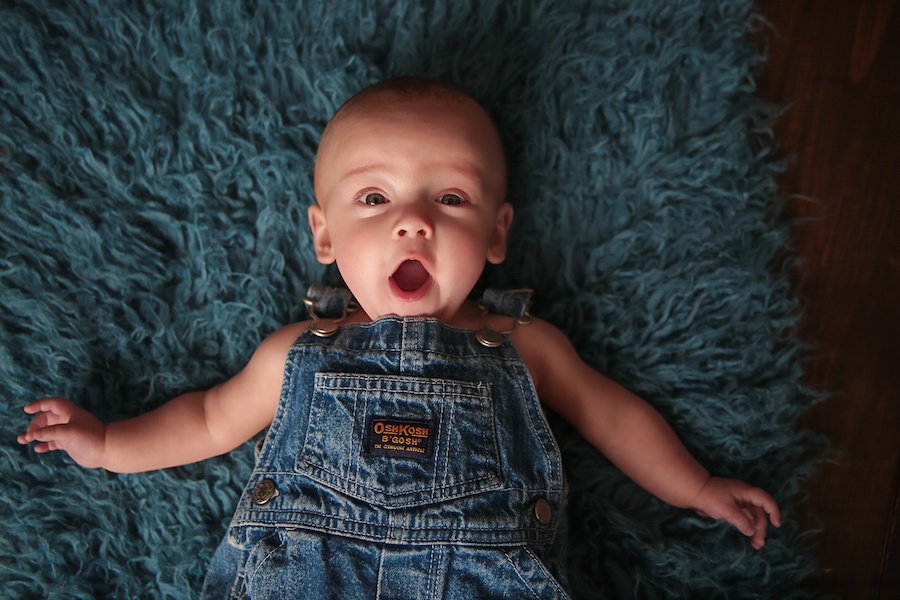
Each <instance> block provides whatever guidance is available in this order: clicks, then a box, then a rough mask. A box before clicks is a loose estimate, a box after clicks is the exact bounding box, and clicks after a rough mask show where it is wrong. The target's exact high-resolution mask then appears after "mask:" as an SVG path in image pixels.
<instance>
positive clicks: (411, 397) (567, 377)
mask: <svg viewBox="0 0 900 600" xmlns="http://www.w3.org/2000/svg"><path fill="white" fill-rule="evenodd" d="M315 193H316V200H317V203H316V204H315V205H313V206H312V207H310V209H309V225H310V228H311V230H312V235H313V240H314V245H315V252H316V256H317V258H318V260H319V261H320V262H322V263H324V264H331V263H337V267H338V270H339V271H340V273H341V275H342V277H343V279H344V281H345V282H346V285H347V287H348V288H349V290H350V292H352V298H351V296H350V294H349V293H342V292H341V291H337V290H330V289H325V288H321V287H317V288H314V289H313V290H311V293H310V297H309V298H308V299H307V302H308V304H309V305H310V307H311V316H312V317H313V319H312V320H311V321H304V322H301V323H295V324H292V325H288V326H286V327H284V328H282V329H280V330H279V331H276V332H275V333H273V334H272V335H270V336H269V337H268V338H267V339H266V340H265V341H263V342H262V344H261V345H260V346H259V348H258V349H257V350H256V352H255V353H254V354H253V356H252V358H251V359H250V361H249V363H248V364H247V366H246V367H245V368H244V369H243V370H242V371H241V372H240V373H238V374H237V375H235V376H234V377H233V378H232V379H230V380H228V381H226V382H224V383H222V384H220V385H217V386H215V387H213V388H212V389H210V390H207V391H204V392H194V393H189V394H185V395H182V396H179V397H177V398H174V399H173V400H171V401H169V402H168V403H166V404H164V405H162V406H160V407H159V408H157V409H156V410H154V411H152V412H149V413H147V414H145V415H142V416H139V417H136V418H133V419H129V420H125V421H121V422H117V423H110V424H108V425H107V424H104V423H102V422H100V421H99V420H98V419H96V418H95V417H93V416H92V415H91V414H89V413H88V412H86V411H84V410H82V409H80V408H78V407H76V406H74V405H73V404H72V403H71V402H69V401H67V400H65V399H63V398H45V399H42V400H38V401H36V402H34V403H32V404H30V405H28V406H27V407H26V408H25V411H26V412H27V413H29V414H32V415H35V416H34V418H33V419H32V421H31V424H30V425H29V427H28V430H27V431H26V433H25V434H23V435H21V436H19V438H18V440H19V442H20V443H22V444H28V443H31V442H35V446H34V447H35V450H36V451H37V452H48V451H51V450H64V451H66V452H67V453H68V454H69V455H70V456H71V457H72V459H73V460H75V461H76V462H77V463H78V464H80V465H82V466H84V467H90V468H96V467H102V468H104V469H108V470H111V471H116V472H123V473H125V472H138V471H147V470H152V469H161V468H165V467H171V466H176V465H183V464H186V463H190V462H194V461H199V460H203V459H206V458H209V457H212V456H216V455H219V454H222V453H225V452H228V451H230V450H232V449H234V448H236V447H237V446H239V445H241V444H243V443H244V442H246V441H247V440H249V439H251V438H253V437H254V436H256V435H257V434H258V433H259V432H261V431H262V430H263V429H265V428H266V427H269V430H268V433H267V435H266V438H265V442H264V444H263V445H262V447H261V449H260V452H259V455H258V457H257V464H256V467H255V469H254V472H253V475H252V476H251V479H250V482H249V483H248V485H247V488H246V490H245V492H244V494H243V496H242V497H241V500H240V502H239V504H238V507H237V510H236V512H235V515H234V518H233V520H232V524H231V526H230V528H229V531H228V534H227V536H226V538H225V540H223V542H222V544H221V545H220V547H219V549H218V550H217V551H216V554H215V556H214V558H213V561H212V565H211V567H210V571H209V573H208V575H207V579H206V582H205V584H204V595H205V596H207V597H223V596H225V597H244V596H245V595H246V596H249V597H254V598H256V597H272V598H286V597H301V598H313V597H341V598H371V597H378V598H382V597H397V598H404V597H410V598H411V597H429V598H432V597H433V598H483V597H496V596H503V597H513V598H519V597H530V595H531V594H533V595H535V596H536V597H539V598H566V597H568V596H567V595H566V592H565V576H564V573H563V569H562V558H561V556H562V550H563V547H564V545H565V539H564V538H565V536H564V533H565V527H564V525H565V520H564V516H563V509H564V506H565V490H564V488H565V485H564V481H563V479H564V477H563V474H562V465H561V461H560V456H559V450H558V448H557V446H556V443H555V441H554V440H553V438H552V435H551V433H550V430H549V427H548V425H547V421H546V419H545V417H544V414H543V410H542V407H541V404H540V403H543V405H544V406H546V407H547V408H549V409H551V410H553V411H555V412H556V413H558V414H559V415H561V416H562V417H563V418H565V419H566V420H567V421H568V422H569V423H571V424H572V425H573V426H574V427H575V428H576V429H577V430H578V431H579V432H580V433H581V435H583V436H584V437H585V439H587V440H588V441H589V442H590V443H591V444H593V445H594V446H596V447H597V448H598V449H599V450H600V451H601V452H603V453H604V454H605V455H606V456H607V457H608V458H609V459H610V460H611V461H612V462H613V463H614V464H616V465H617V466H618V467H619V468H620V469H621V470H622V471H623V472H625V473H626V474H627V475H628V476H629V477H631V478H632V479H633V480H634V481H635V482H637V483H638V484H640V485H641V486H643V487H644V488H646V489H647V490H648V491H650V492H651V493H653V494H655V495H656V496H658V497H659V498H661V499H662V500H664V501H665V502H668V503H670V504H672V505H674V506H677V507H684V508H691V509H693V510H695V511H697V512H698V513H700V514H702V515H707V516H709V517H711V518H713V519H724V520H727V521H728V522H730V523H731V524H733V525H734V526H735V527H736V528H737V529H739V530H740V531H741V532H742V533H743V534H745V535H747V536H749V537H750V538H751V541H750V543H751V544H752V546H753V547H754V548H757V549H759V548H761V547H762V546H763V544H764V543H765V537H766V528H767V524H768V522H769V521H771V523H772V524H773V525H775V526H780V515H779V510H778V506H777V504H776V503H775V501H774V500H773V499H772V497H771V496H770V495H769V494H767V493H766V492H765V491H763V490H761V489H758V488H755V487H751V486H749V485H747V484H745V483H743V482H741V481H737V480H732V479H720V478H717V477H711V476H710V474H709V473H708V472H707V471H706V470H705V469H704V468H703V467H702V466H701V465H699V464H698V463H697V462H696V461H695V460H694V459H693V458H692V457H691V455H690V454H689V453H688V452H687V450H686V449H685V448H684V446H683V445H682V444H681V443H680V442H679V441H678V439H677V437H676V436H675V434H674V433H673V431H672V429H671V428H670V427H669V426H668V425H667V424H666V422H665V421H664V420H663V419H662V417H661V416H660V415H659V414H658V413H657V412H656V411H655V410H654V409H653V408H652V407H651V406H650V405H648V404H647V403H646V402H644V401H643V400H641V399H640V398H638V397H636V396H634V395H633V394H631V393H630V392H628V391H627V390H625V389H624V388H622V387H620V386H619V385H617V384H616V383H614V382H612V381H610V380H609V379H607V378H605V377H604V376H602V375H600V374H599V373H597V372H596V371H594V370H593V369H592V368H590V367H589V366H588V365H586V364H585V363H584V362H583V361H582V360H581V359H580V358H579V356H578V354H577V353H576V351H575V350H574V348H573V347H572V345H571V344H570V342H569V341H568V340H567V339H566V337H565V336H564V335H563V334H562V333H561V332H560V331H559V330H558V329H556V328H555V327H553V326H552V325H550V324H549V323H546V322H545V321H542V320H541V319H538V318H531V317H530V315H529V314H528V313H527V302H528V297H527V294H525V293H522V292H521V291H518V292H512V293H508V294H491V295H486V296H485V300H484V302H483V303H476V302H474V301H472V300H470V299H469V298H468V296H469V294H470V292H471V290H472V289H473V287H474V286H475V284H476V282H477V281H478V279H479V277H480V275H481V274H482V271H483V269H484V267H485V263H486V262H491V263H494V264H496V263H500V262H502V261H503V260H504V258H505V254H506V239H507V234H508V231H509V227H510V223H511V221H512V217H513V208H512V206H511V205H510V204H508V203H507V202H506V201H505V196H506V165H505V161H504V153H503V149H502V146H501V142H500V138H499V136H498V134H497V131H496V129H495V127H494V125H493V124H492V121H491V119H490V117H489V116H488V115H487V114H486V113H485V111H484V110H483V109H482V108H481V106H480V105H479V104H478V103H477V102H476V101H474V100H473V99H472V98H470V97H469V96H468V95H466V94H465V93H463V92H461V91H459V90H457V89H456V88H453V87H451V86H449V85H446V84H443V83H440V82H435V81H430V80H419V79H398V80H390V81H387V82H382V83H380V84H376V85H374V86H371V87H369V88H366V89H365V90H363V91H362V92H360V93H359V94H357V95H356V96H354V97H353V98H351V99H350V100H348V101H347V102H346V103H345V104H344V106H342V107H341V109H340V110H339V111H338V112H337V113H336V114H335V116H334V117H333V118H332V119H331V121H330V122H329V124H328V126H327V127H326V129H325V132H324V134H323V135H322V140H321V143H320V146H319V150H318V155H317V158H316V165H315ZM354 299H355V300H354ZM357 303H358V304H357ZM354 309H356V310H354ZM322 317H326V318H324V319H323V318H322ZM538 398H539V399H540V403H539V402H538Z"/></svg>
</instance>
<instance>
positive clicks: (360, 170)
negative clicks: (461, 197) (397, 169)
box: [340, 161, 487, 185]
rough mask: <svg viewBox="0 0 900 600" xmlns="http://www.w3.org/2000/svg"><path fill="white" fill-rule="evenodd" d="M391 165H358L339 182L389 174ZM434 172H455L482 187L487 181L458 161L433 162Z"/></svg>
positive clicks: (473, 169)
mask: <svg viewBox="0 0 900 600" xmlns="http://www.w3.org/2000/svg"><path fill="white" fill-rule="evenodd" d="M392 166H393V165H392V163H372V164H365V165H360V166H358V167H354V168H352V169H349V170H348V171H345V172H344V173H342V174H341V176H340V180H344V179H349V178H351V177H356V176H359V175H367V174H370V173H378V172H381V173H384V172H390V170H391V168H392ZM431 170H432V171H434V172H437V171H440V170H446V171H450V172H456V173H459V174H460V175H462V176H463V177H465V178H466V179H469V180H471V181H472V182H473V183H478V184H480V185H483V184H484V182H485V181H486V180H487V177H486V176H485V173H484V172H483V171H482V170H481V169H480V168H478V166H477V165H475V164H473V163H471V162H469V161H458V162H450V163H448V162H435V164H434V166H433V168H432V169H431Z"/></svg>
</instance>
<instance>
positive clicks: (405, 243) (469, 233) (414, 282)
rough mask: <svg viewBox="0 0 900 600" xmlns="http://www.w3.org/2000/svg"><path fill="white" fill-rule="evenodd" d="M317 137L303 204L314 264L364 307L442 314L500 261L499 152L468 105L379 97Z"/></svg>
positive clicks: (505, 210)
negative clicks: (312, 180)
mask: <svg viewBox="0 0 900 600" xmlns="http://www.w3.org/2000/svg"><path fill="white" fill-rule="evenodd" d="M333 125H334V127H330V128H329V131H328V133H327V135H326V136H325V137H324V138H323V140H322V144H321V146H320V148H319V155H318V157H317V159H316V197H317V200H318V205H315V206H313V207H311V208H310V211H309V218H310V226H311V228H312V230H313V235H314V241H315V247H316V254H317V257H318V259H319V261H321V262H323V263H325V264H330V263H332V262H335V261H336V262H337V265H338V269H339V270H340V272H341V275H342V276H343V278H344V281H345V282H346V284H347V286H348V287H349V288H350V291H352V292H353V294H354V296H355V297H356V299H357V301H358V302H359V304H360V306H361V307H362V308H363V310H364V311H365V312H366V314H367V315H368V316H369V317H370V318H372V319H377V318H378V317H381V316H384V315H389V314H393V315H400V316H434V317H438V318H440V319H442V320H444V321H450V320H451V319H452V317H453V316H454V315H455V314H456V312H457V311H458V310H459V308H460V307H461V306H462V304H463V302H464V301H465V299H466V297H467V296H468V294H469V292H470V291H471V290H472V288H473V287H474V285H475V283H476V282H477V280H478V278H479V276H480V275H481V273H482V271H483V270H484V266H485V262H486V261H490V262H492V263H499V262H501V261H502V260H503V259H504V258H505V256H506V234H507V231H508V229H509V224H510V221H511V220H512V207H511V206H510V205H509V204H507V203H505V201H504V196H505V194H506V175H505V163H504V159H503V151H502V147H501V144H500V140H499V139H498V137H497V134H496V131H495V129H494V127H493V125H492V124H491V122H490V119H489V118H488V117H487V115H486V114H485V113H484V112H483V110H482V109H481V108H480V107H479V106H478V105H477V104H476V103H475V102H474V101H460V100H439V99H425V100H422V99H416V100H409V99H397V98H395V97H393V95H383V96H379V97H376V98H375V99H372V100H367V101H366V103H365V104H364V105H362V106H357V107H356V108H355V109H354V110H353V111H352V112H350V113H349V114H347V115H343V116H342V117H341V119H340V120H339V121H338V122H336V123H334V124H333Z"/></svg>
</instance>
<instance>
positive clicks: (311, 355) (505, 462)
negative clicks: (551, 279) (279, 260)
mask: <svg viewBox="0 0 900 600" xmlns="http://www.w3.org/2000/svg"><path fill="white" fill-rule="evenodd" d="M564 504H565V491H564V481H563V472H562V464H561V460H560V454H559V450H558V448H557V445H556V442H555V440H554V438H553V436H552V434H551V432H550V429H549V427H548V425H547V421H546V419H545V416H544V413H543V411H542V409H541V406H540V404H539V402H538V399H537V397H536V394H535V391H534V386H533V385H532V382H531V378H530V376H529V374H528V371H527V369H526V367H525V365H524V364H523V363H522V361H521V359H520V358H519V357H518V355H517V353H516V351H515V349H514V348H513V346H512V344H511V343H510V342H509V340H508V339H506V341H505V342H504V344H503V345H502V346H500V347H499V348H487V347H484V346H482V345H481V344H479V343H478V342H477V341H476V338H475V335H474V332H472V331H468V330H462V329H456V328H453V327H449V326H447V325H444V324H442V323H440V322H439V321H437V320H436V319H430V318H401V317H383V318H381V319H379V320H377V321H375V322H372V323H366V324H359V325H351V326H344V327H340V328H339V329H338V331H337V333H336V334H335V335H333V336H331V337H325V338H323V337H317V336H315V335H313V334H311V333H310V332H309V331H307V332H305V333H304V334H303V335H301V336H300V338H299V339H298V340H297V341H296V343H295V344H294V346H293V347H292V349H291V350H290V352H289V354H288V360H287V364H286V367H285V375H284V384H283V390H282V395H281V399H280V403H279V407H278V411H277V413H276V416H275V419H274V421H273V422H272V425H271V427H270V429H269V432H268V434H267V436H266V440H265V443H264V444H263V446H262V448H261V450H260V453H259V456H258V459H257V464H256V467H255V469H254V472H253V474H252V476H251V478H250V481H249V483H248V484H247V487H246V489H245V491H244V494H243V495H242V497H241V499H240V501H239V503H238V507H237V510H236V512H235V515H234V518H233V520H232V523H231V526H230V528H229V531H228V533H227V535H226V538H225V540H224V541H223V542H222V544H221V545H220V547H219V549H218V550H217V551H216V554H215V556H214V558H213V561H212V564H211V566H210V571H209V573H208V574H207V579H206V583H205V586H204V597H209V598H225V597H227V598H306V599H315V598H335V599H337V598H340V599H342V600H343V599H356V598H359V599H363V598H366V599H369V598H372V599H374V598H377V599H388V598H397V599H405V598H435V599H436V598H444V599H450V600H456V599H466V600H473V599H476V598H567V597H568V596H567V595H566V593H565V591H564V590H563V587H562V585H561V583H560V582H563V583H564V578H563V575H562V563H563V560H562V558H563V557H562V548H564V546H565V539H564V537H565V522H564Z"/></svg>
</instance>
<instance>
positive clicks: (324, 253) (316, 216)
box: [307, 204, 334, 265]
mask: <svg viewBox="0 0 900 600" xmlns="http://www.w3.org/2000/svg"><path fill="white" fill-rule="evenodd" d="M307 215H308V216H309V228H310V230H311V231H312V234H313V246H314V247H315V249H316V259H318V261H319V262H320V263H322V264H323V265H330V264H331V263H333V262H334V248H333V247H332V245H331V235H330V234H329V233H328V224H327V223H326V222H325V211H323V210H322V207H321V206H319V205H318V204H313V205H312V206H310V207H309V211H307Z"/></svg>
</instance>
